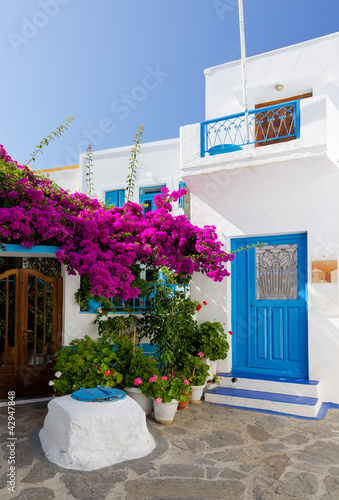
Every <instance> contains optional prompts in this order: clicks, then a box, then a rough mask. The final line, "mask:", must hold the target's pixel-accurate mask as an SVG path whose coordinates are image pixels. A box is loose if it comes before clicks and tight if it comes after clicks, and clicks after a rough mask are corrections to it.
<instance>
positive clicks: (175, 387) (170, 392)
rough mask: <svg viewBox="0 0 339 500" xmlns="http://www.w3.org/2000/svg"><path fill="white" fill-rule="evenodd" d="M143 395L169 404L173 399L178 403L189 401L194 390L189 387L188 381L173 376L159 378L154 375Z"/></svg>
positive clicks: (145, 384)
mask: <svg viewBox="0 0 339 500" xmlns="http://www.w3.org/2000/svg"><path fill="white" fill-rule="evenodd" d="M143 393H144V394H145V396H147V397H149V396H152V398H153V399H154V400H155V402H156V403H157V404H159V403H169V402H170V401H172V399H176V400H177V401H187V400H188V398H189V396H190V395H191V394H192V389H191V388H190V387H189V381H188V380H187V379H184V380H183V379H181V378H179V377H176V376H175V375H173V374H168V375H163V376H158V375H153V377H150V378H149V379H148V382H146V383H144V386H143Z"/></svg>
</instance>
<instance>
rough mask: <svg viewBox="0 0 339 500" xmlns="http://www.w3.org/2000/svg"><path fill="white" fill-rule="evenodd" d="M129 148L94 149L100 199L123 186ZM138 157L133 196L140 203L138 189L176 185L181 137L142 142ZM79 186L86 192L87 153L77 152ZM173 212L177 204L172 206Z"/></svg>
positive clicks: (97, 192)
mask: <svg viewBox="0 0 339 500" xmlns="http://www.w3.org/2000/svg"><path fill="white" fill-rule="evenodd" d="M131 147H132V146H127V147H123V148H114V149H106V150H103V151H94V152H93V158H92V162H93V169H92V171H93V182H94V193H95V195H96V196H98V197H99V199H101V200H103V201H104V199H105V192H106V191H112V190H115V189H125V187H126V179H127V174H128V167H129V159H130V157H131ZM137 158H138V163H137V165H138V168H137V177H136V181H135V189H134V199H133V201H135V202H136V203H139V188H145V187H150V186H158V185H165V184H166V186H167V187H168V188H169V189H170V191H173V190H177V189H178V187H179V181H180V180H181V176H180V140H179V139H169V140H166V141H158V142H151V143H145V144H142V143H141V147H140V154H138V156H137ZM79 164H80V173H79V176H80V181H79V182H80V189H81V191H82V192H83V193H87V184H86V171H87V170H86V165H87V156H86V154H82V155H80V161H79ZM173 209H174V210H173V213H174V214H175V213H176V209H177V204H175V206H173Z"/></svg>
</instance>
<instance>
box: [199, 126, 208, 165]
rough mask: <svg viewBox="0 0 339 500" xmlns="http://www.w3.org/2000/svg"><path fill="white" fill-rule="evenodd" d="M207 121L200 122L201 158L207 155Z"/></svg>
mask: <svg viewBox="0 0 339 500" xmlns="http://www.w3.org/2000/svg"><path fill="white" fill-rule="evenodd" d="M206 123H207V122H201V124H200V156H201V158H204V157H205V151H206V144H205V131H206V127H205V124H206Z"/></svg>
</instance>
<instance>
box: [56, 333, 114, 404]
mask: <svg viewBox="0 0 339 500" xmlns="http://www.w3.org/2000/svg"><path fill="white" fill-rule="evenodd" d="M55 358H56V363H55V367H54V370H55V373H56V374H58V376H57V377H56V379H54V380H51V381H50V383H49V385H51V386H53V389H54V392H56V393H57V394H59V395H61V396H65V395H67V394H71V393H72V392H74V391H77V390H78V389H80V388H85V389H86V388H91V387H96V386H97V385H103V386H107V387H115V386H116V385H118V384H120V383H121V382H122V380H123V376H122V374H121V373H119V371H118V370H117V369H116V368H115V362H116V354H115V352H114V350H113V344H112V342H111V340H110V339H109V338H107V337H103V338H99V339H97V340H93V339H91V338H90V337H89V336H88V335H86V336H85V337H84V338H83V339H75V340H72V341H71V342H70V344H69V345H68V346H64V347H63V348H62V349H61V350H60V351H58V352H57V353H56V355H55Z"/></svg>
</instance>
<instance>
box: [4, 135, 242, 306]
mask: <svg viewBox="0 0 339 500" xmlns="http://www.w3.org/2000/svg"><path fill="white" fill-rule="evenodd" d="M184 194H186V190H185V189H179V190H178V191H173V192H172V193H170V192H169V190H168V188H163V189H162V191H161V194H159V195H157V196H155V197H154V203H155V206H156V209H155V210H153V211H150V212H147V213H146V214H145V215H144V214H143V210H142V207H140V206H139V205H138V204H136V203H133V202H127V203H125V205H124V206H123V207H122V208H120V207H114V208H113V209H108V208H106V207H105V206H103V205H102V204H101V203H100V202H99V201H98V200H96V199H90V198H89V197H88V196H86V195H85V194H82V193H74V194H70V193H68V192H67V191H65V190H63V189H61V188H59V187H58V186H57V185H56V184H55V183H54V182H52V181H51V180H50V179H47V178H45V177H43V176H38V175H35V174H34V172H33V171H32V170H31V169H30V168H29V167H27V166H25V165H18V163H16V162H14V161H13V160H12V159H11V157H10V156H9V155H8V154H7V152H6V151H5V149H4V148H3V146H1V145H0V243H2V245H5V244H6V243H16V244H21V245H22V246H23V247H26V248H31V247H32V246H33V245H55V246H58V247H60V250H58V251H57V253H56V257H57V259H58V260H59V262H61V263H63V264H65V265H66V269H67V272H68V273H69V274H76V273H79V274H80V275H86V274H87V275H89V279H90V283H91V291H92V293H93V294H94V295H100V296H103V297H107V298H110V297H113V296H117V297H119V298H122V299H125V300H127V299H130V298H135V297H137V296H138V295H139V289H138V288H137V286H135V278H136V276H134V274H133V264H134V263H136V262H139V263H142V264H145V265H149V266H151V267H161V266H166V267H168V268H170V269H172V270H173V271H174V272H175V273H176V274H179V273H180V274H181V275H182V276H189V275H192V274H193V272H200V273H203V274H206V276H208V277H209V278H211V279H212V280H214V281H222V280H223V279H224V278H225V276H228V275H229V272H228V271H227V269H226V267H225V265H226V263H227V262H228V261H231V260H232V259H233V258H234V255H232V254H229V253H227V252H225V251H224V250H223V244H222V243H221V242H220V241H219V240H218V238H217V234H216V228H215V227H214V226H204V227H202V228H200V227H198V226H195V225H193V224H191V222H190V221H189V220H188V219H187V217H186V216H185V215H178V216H175V217H174V216H172V215H171V213H170V212H171V210H172V207H171V203H172V202H176V201H177V200H178V199H179V198H180V197H181V196H183V195H184ZM204 303H205V301H204ZM200 308H201V306H200Z"/></svg>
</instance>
